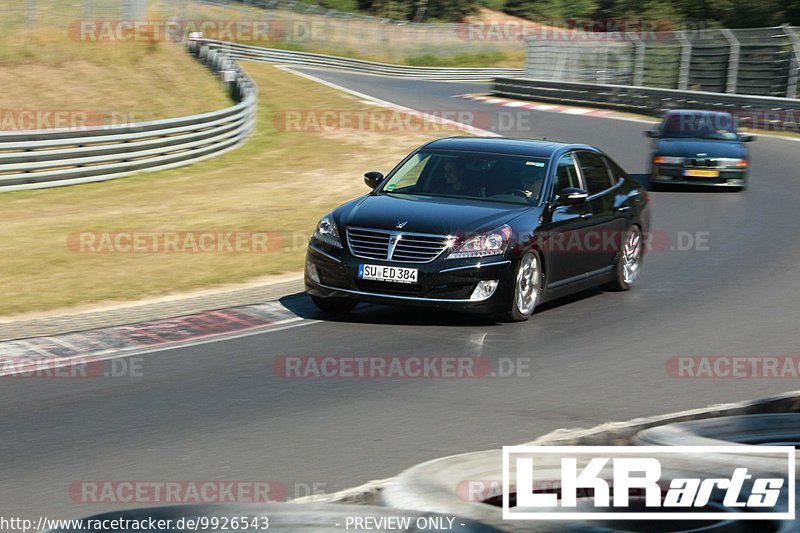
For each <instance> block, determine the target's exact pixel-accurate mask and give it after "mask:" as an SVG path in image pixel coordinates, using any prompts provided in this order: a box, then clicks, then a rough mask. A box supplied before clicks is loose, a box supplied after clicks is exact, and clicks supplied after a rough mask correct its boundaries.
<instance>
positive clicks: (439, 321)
mask: <svg viewBox="0 0 800 533" xmlns="http://www.w3.org/2000/svg"><path fill="white" fill-rule="evenodd" d="M602 292H603V291H602V290H600V289H598V288H595V289H587V290H585V291H581V292H579V293H576V294H573V295H570V296H566V297H564V298H559V299H558V300H553V301H551V302H547V303H545V304H542V305H540V306H539V307H537V308H536V311H535V312H534V314H533V316H532V317H531V319H530V320H537V317H539V316H540V315H541V314H543V313H544V314H545V315H546V313H547V311H548V310H550V309H555V308H558V307H562V306H565V305H569V304H572V303H576V302H581V301H583V300H586V299H588V298H591V297H593V296H596V295H598V294H602ZM280 303H281V304H282V305H283V306H284V307H286V308H287V309H288V310H289V311H291V312H292V313H294V314H296V315H297V316H299V317H302V318H305V319H309V320H322V321H326V322H342V323H351V324H381V325H394V326H451V327H475V326H503V325H512V324H513V323H503V322H498V321H497V320H496V319H495V318H494V317H491V316H487V315H481V314H474V313H466V312H458V311H451V310H442V309H435V308H424V307H412V306H400V305H398V306H391V305H378V304H370V303H362V304H360V305H359V306H358V307H357V308H356V309H355V310H354V311H352V312H350V313H347V314H343V315H337V314H332V313H326V312H324V311H320V310H319V309H317V308H316V307H315V306H314V304H313V303H311V299H310V298H309V297H308V296H307V295H305V294H303V293H298V294H293V295H291V296H286V297H284V298H281V300H280Z"/></svg>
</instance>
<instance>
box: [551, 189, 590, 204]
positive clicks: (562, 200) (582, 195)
mask: <svg viewBox="0 0 800 533" xmlns="http://www.w3.org/2000/svg"><path fill="white" fill-rule="evenodd" d="M587 198H589V193H588V192H586V191H584V190H583V189H573V188H567V189H561V190H560V191H558V192H557V193H556V198H555V201H556V205H575V204H579V203H581V202H585V201H586V199H587Z"/></svg>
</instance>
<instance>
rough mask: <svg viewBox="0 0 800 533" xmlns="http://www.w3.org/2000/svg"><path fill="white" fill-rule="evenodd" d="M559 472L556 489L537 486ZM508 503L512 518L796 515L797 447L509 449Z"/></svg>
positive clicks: (507, 513)
mask: <svg viewBox="0 0 800 533" xmlns="http://www.w3.org/2000/svg"><path fill="white" fill-rule="evenodd" d="M765 458H769V459H768V460H769V461H773V462H771V463H770V467H769V468H766V469H765V468H763V464H764V463H763V461H764V460H765ZM554 475H555V476H558V477H557V478H556V479H557V483H558V490H547V491H540V490H534V489H535V488H536V487H537V486H540V485H541V483H542V482H551V481H552V480H553V479H554V477H553V476H554ZM581 491H588V492H581ZM502 507H503V518H504V519H506V520H609V519H612V520H636V521H644V520H670V521H672V520H684V519H686V520H706V519H707V520H731V519H732V518H734V516H733V515H732V514H731V513H732V512H735V513H736V515H735V518H736V519H738V520H794V519H795V450H794V447H793V446H505V447H503V491H502Z"/></svg>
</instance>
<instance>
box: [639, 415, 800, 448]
mask: <svg viewBox="0 0 800 533" xmlns="http://www.w3.org/2000/svg"><path fill="white" fill-rule="evenodd" d="M634 441H635V443H636V444H642V445H651V446H725V445H731V444H741V445H746V444H750V445H762V446H765V445H770V446H794V447H798V446H800V413H773V414H765V415H741V416H725V417H720V418H709V419H706V420H693V421H691V422H679V423H675V424H666V425H664V426H657V427H654V428H650V429H645V430H644V431H641V432H640V433H639V434H638V435H637V436H636V437H635V438H634Z"/></svg>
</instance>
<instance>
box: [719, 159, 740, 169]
mask: <svg viewBox="0 0 800 533" xmlns="http://www.w3.org/2000/svg"><path fill="white" fill-rule="evenodd" d="M717 161H718V162H719V166H721V167H738V168H745V167H747V159H736V158H732V157H723V158H721V159H718V160H717Z"/></svg>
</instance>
